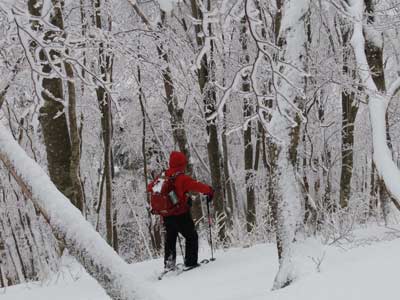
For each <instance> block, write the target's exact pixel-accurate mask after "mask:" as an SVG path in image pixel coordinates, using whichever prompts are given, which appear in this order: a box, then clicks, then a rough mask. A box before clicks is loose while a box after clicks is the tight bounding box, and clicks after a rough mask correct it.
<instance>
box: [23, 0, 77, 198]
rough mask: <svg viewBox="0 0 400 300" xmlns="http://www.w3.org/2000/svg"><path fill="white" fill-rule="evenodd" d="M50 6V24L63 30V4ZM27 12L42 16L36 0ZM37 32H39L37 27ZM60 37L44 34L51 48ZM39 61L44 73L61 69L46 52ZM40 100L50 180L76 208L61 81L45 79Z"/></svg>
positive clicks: (53, 54)
mask: <svg viewBox="0 0 400 300" xmlns="http://www.w3.org/2000/svg"><path fill="white" fill-rule="evenodd" d="M51 3H52V5H53V7H52V9H51V11H50V23H51V24H52V25H54V26H56V27H58V28H60V29H64V23H63V17H62V9H63V1H61V0H52V1H51ZM28 9H29V12H30V13H31V14H32V15H34V16H40V15H41V9H42V7H41V5H40V3H38V1H37V0H29V1H28ZM34 28H35V30H37V28H36V26H34ZM58 35H59V34H58V33H56V32H54V31H48V32H47V33H45V37H44V39H45V40H46V41H47V42H49V43H50V44H51V42H52V41H53V40H54V39H55V38H56V37H57V36H58ZM32 47H33V48H36V47H37V45H36V44H35V42H32ZM49 57H51V58H54V59H57V58H59V57H60V54H59V53H58V52H57V51H56V50H50V51H49ZM39 59H40V60H41V61H42V62H43V69H42V71H43V72H44V73H47V74H50V73H51V72H52V68H58V69H62V66H61V65H60V64H59V63H54V61H52V62H49V61H48V57H47V56H46V55H45V54H44V52H43V50H41V51H40V53H39ZM50 64H52V65H53V66H51V65H50ZM41 97H42V98H43V100H44V104H43V106H42V107H41V108H40V116H39V121H40V124H41V126H42V129H43V137H44V142H45V145H46V153H47V162H48V170H49V173H50V177H51V179H52V181H53V182H54V184H55V185H56V186H57V188H58V189H59V190H60V191H62V193H63V194H64V195H66V196H67V197H68V198H69V199H71V201H72V202H73V203H74V204H75V205H76V201H75V198H74V197H73V196H74V195H73V186H72V180H71V177H70V174H71V171H70V158H71V141H70V137H69V132H68V125H67V118H66V115H65V113H63V112H64V104H63V101H64V92H63V84H62V79H61V78H46V77H45V78H43V79H42V94H41Z"/></svg>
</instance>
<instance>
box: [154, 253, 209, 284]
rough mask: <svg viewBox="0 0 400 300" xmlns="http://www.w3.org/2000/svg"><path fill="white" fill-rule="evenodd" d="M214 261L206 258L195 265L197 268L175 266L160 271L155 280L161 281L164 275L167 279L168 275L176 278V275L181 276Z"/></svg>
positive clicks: (181, 265) (182, 265)
mask: <svg viewBox="0 0 400 300" xmlns="http://www.w3.org/2000/svg"><path fill="white" fill-rule="evenodd" d="M214 260H215V259H213V260H211V259H207V258H206V259H203V260H201V261H200V263H199V264H197V266H191V267H185V266H184V264H177V265H176V266H175V268H173V269H170V270H164V271H162V272H161V274H160V275H159V276H158V277H157V278H158V280H162V279H163V278H164V277H165V276H166V275H167V276H168V277H169V275H175V276H178V275H180V274H182V273H183V272H188V271H190V270H193V269H197V268H198V267H200V266H202V265H206V264H208V263H210V262H212V261H214Z"/></svg>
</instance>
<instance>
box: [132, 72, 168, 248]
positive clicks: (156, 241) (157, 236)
mask: <svg viewBox="0 0 400 300" xmlns="http://www.w3.org/2000/svg"><path fill="white" fill-rule="evenodd" d="M137 75H138V81H139V84H141V72H140V68H139V67H138V73H137ZM139 103H140V109H141V111H142V122H143V124H142V126H143V127H142V156H143V173H144V183H145V190H146V201H147V203H148V204H149V205H150V194H149V193H148V192H147V186H148V183H149V182H148V181H149V180H148V178H149V175H148V169H147V155H146V111H145V107H144V103H143V94H142V88H141V87H139ZM147 217H148V226H147V228H148V231H149V236H150V240H151V245H152V247H153V249H154V250H155V251H156V252H158V253H159V252H160V251H161V248H162V240H161V232H160V226H157V224H156V221H155V220H154V218H155V217H153V216H152V214H151V213H150V211H148V213H147Z"/></svg>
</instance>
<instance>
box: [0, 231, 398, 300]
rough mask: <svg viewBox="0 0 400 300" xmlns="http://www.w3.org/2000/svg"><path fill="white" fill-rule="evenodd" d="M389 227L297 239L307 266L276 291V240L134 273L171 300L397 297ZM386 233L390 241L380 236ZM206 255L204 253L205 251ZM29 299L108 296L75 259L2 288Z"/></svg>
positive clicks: (7, 294)
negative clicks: (332, 240)
mask: <svg viewBox="0 0 400 300" xmlns="http://www.w3.org/2000/svg"><path fill="white" fill-rule="evenodd" d="M389 232H390V230H389V229H387V228H375V230H372V236H371V231H370V230H368V231H366V230H361V231H359V232H358V234H357V239H356V241H355V242H353V243H352V244H351V245H350V244H347V245H345V246H344V247H337V246H323V245H321V243H319V242H318V241H316V240H313V239H309V240H307V241H306V242H304V243H298V244H297V245H296V247H297V249H296V250H297V251H296V253H297V254H298V255H297V256H296V257H295V259H296V263H297V264H299V268H298V269H299V270H300V271H301V274H299V279H298V280H297V281H296V282H294V283H293V284H292V285H291V286H289V287H287V288H284V289H281V290H277V291H271V287H272V283H273V280H274V277H275V275H276V272H277V268H278V262H277V258H276V250H275V245H273V244H267V245H265V244H263V245H257V246H255V247H251V248H236V249H230V250H228V251H226V252H224V251H217V253H216V257H217V260H216V261H215V262H210V263H209V264H208V265H204V266H201V267H200V268H197V269H194V270H192V271H189V272H187V273H182V274H180V275H178V276H169V277H165V278H164V279H163V280H161V281H159V280H157V275H159V272H160V271H161V267H162V261H161V260H159V259H158V260H153V261H147V262H142V263H138V264H134V265H132V266H131V267H132V270H133V271H134V272H133V274H134V276H135V278H132V279H133V280H134V281H135V282H136V284H138V283H139V284H141V286H142V287H147V288H150V289H152V290H154V291H156V292H157V293H158V294H160V295H161V296H162V297H163V299H165V300H188V299H190V300H200V299H201V300H203V299H209V300H241V299H243V300H265V299H268V300H337V299H341V300H372V299H374V300H375V299H385V300H391V299H393V300H396V299H399V296H398V290H397V281H398V279H397V277H398V276H396V275H397V274H398V272H399V270H400V260H399V259H398V255H399V252H400V239H392V238H395V236H396V235H397V236H398V235H399V234H400V233H396V232H395V231H393V232H392V235H391V233H389ZM385 236H386V237H387V239H388V240H385V241H379V242H377V240H378V239H382V238H384V237H385ZM390 239H392V240H390ZM204 250H207V249H204ZM323 253H325V257H324V259H323V261H322V264H321V269H320V272H317V271H316V263H315V262H313V259H312V258H314V260H315V261H316V260H318V259H319V258H321V257H323ZM207 254H208V252H206V251H203V252H202V255H200V257H207ZM180 260H181V258H178V261H180ZM69 264H71V263H69ZM71 275H73V276H71ZM25 299H29V300H47V299H48V300H53V299H57V300H71V299H74V300H109V298H108V296H107V295H106V294H105V293H104V291H103V290H102V289H101V288H100V286H99V285H98V284H97V283H96V282H95V280H94V279H92V278H90V277H89V276H88V275H87V274H86V273H85V272H84V271H83V270H82V269H81V268H79V267H77V265H76V264H73V267H71V266H70V267H69V268H64V270H63V272H61V273H59V274H58V275H57V276H53V277H52V278H51V279H50V280H49V281H48V282H46V283H41V284H39V283H29V284H21V285H18V286H15V287H9V288H6V289H0V300H25Z"/></svg>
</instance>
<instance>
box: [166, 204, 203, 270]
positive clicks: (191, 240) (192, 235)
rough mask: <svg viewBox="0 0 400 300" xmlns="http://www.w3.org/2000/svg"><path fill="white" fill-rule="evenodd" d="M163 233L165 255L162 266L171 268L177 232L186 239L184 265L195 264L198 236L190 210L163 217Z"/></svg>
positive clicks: (174, 258) (174, 259) (174, 256)
mask: <svg viewBox="0 0 400 300" xmlns="http://www.w3.org/2000/svg"><path fill="white" fill-rule="evenodd" d="M164 225H165V229H166V234H165V255H164V266H165V267H166V268H171V267H173V266H174V265H175V261H176V239H177V237H178V233H180V234H182V235H183V237H184V238H185V240H186V244H185V265H186V266H194V265H197V259H198V253H197V252H198V249H199V237H198V235H197V232H196V229H195V227H194V222H193V219H192V215H191V214H190V212H187V213H185V214H182V215H179V216H168V217H164Z"/></svg>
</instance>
